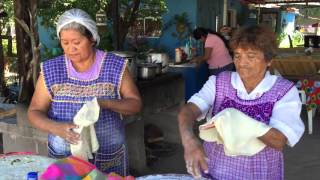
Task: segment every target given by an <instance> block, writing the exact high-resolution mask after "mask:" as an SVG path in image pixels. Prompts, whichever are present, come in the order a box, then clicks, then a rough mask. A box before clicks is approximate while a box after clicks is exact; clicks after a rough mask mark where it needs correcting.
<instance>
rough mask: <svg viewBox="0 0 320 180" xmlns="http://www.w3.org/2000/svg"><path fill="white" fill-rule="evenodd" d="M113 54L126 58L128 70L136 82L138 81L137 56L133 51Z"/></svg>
mask: <svg viewBox="0 0 320 180" xmlns="http://www.w3.org/2000/svg"><path fill="white" fill-rule="evenodd" d="M112 53H114V54H116V55H118V56H120V57H123V58H125V59H126V60H127V61H128V69H129V72H130V74H131V76H132V78H133V79H134V80H136V79H137V64H136V54H135V52H131V51H112Z"/></svg>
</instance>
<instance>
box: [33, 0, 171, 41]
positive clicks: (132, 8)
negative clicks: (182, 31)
mask: <svg viewBox="0 0 320 180" xmlns="http://www.w3.org/2000/svg"><path fill="white" fill-rule="evenodd" d="M71 8H80V9H83V10H85V11H86V12H88V13H89V14H90V15H91V17H92V18H93V19H94V18H95V14H96V13H97V11H98V10H99V9H104V10H105V12H106V14H107V17H108V18H109V19H110V17H111V14H112V10H113V9H112V7H111V0H100V1H99V0H52V1H45V3H44V4H40V9H39V15H40V16H41V17H42V22H41V23H42V25H44V26H45V27H49V28H53V29H55V28H54V27H55V23H56V21H57V18H58V17H59V15H61V14H62V13H63V12H64V11H66V10H68V9H71ZM165 12H167V6H166V3H165V0H120V1H119V14H120V17H119V32H118V35H119V39H120V44H121V46H122V45H123V43H124V41H125V38H126V35H127V34H128V30H129V28H130V27H131V26H132V25H133V24H134V22H135V20H136V19H137V18H138V17H159V16H161V15H162V14H164V13H165Z"/></svg>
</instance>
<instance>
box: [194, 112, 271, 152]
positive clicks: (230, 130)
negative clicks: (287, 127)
mask: <svg viewBox="0 0 320 180" xmlns="http://www.w3.org/2000/svg"><path fill="white" fill-rule="evenodd" d="M212 123H214V125H215V127H211V128H209V129H206V128H205V127H206V126H209V125H211V124H212ZM270 129H271V127H270V126H268V125H266V124H264V123H262V122H259V121H257V120H255V119H252V118H251V117H249V116H247V115H246V114H244V113H243V112H241V111H239V110H237V109H234V108H227V109H224V110H223V111H221V112H219V113H218V114H217V115H215V116H214V117H213V118H212V119H211V120H210V121H208V122H207V123H205V124H204V125H201V126H200V127H199V130H200V133H199V136H200V138H201V139H203V140H204V141H208V142H216V143H217V144H223V146H224V152H225V154H226V155H227V156H239V155H245V156H252V155H255V154H257V153H258V152H260V151H261V150H263V148H264V147H265V146H266V145H265V144H264V143H263V142H262V141H260V140H259V139H258V137H260V136H262V135H264V134H265V133H267V132H268V131H269V130H270Z"/></svg>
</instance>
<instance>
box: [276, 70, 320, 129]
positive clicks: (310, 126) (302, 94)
mask: <svg viewBox="0 0 320 180" xmlns="http://www.w3.org/2000/svg"><path fill="white" fill-rule="evenodd" d="M273 73H274V75H277V76H281V74H280V72H279V71H278V70H277V69H273ZM281 77H282V76H281ZM299 96H300V99H301V103H302V104H303V105H307V95H306V92H305V91H304V90H299ZM306 110H307V116H308V133H309V134H312V129H313V117H314V115H315V114H316V108H311V109H308V108H306Z"/></svg>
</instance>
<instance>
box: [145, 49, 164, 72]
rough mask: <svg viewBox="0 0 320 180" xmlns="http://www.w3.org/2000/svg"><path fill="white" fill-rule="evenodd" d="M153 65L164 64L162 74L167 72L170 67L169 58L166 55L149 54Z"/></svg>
mask: <svg viewBox="0 0 320 180" xmlns="http://www.w3.org/2000/svg"><path fill="white" fill-rule="evenodd" d="M149 56H151V62H152V63H162V70H161V71H162V72H163V73H164V72H167V71H168V68H166V67H167V66H168V65H169V56H168V55H167V54H166V53H149Z"/></svg>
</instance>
